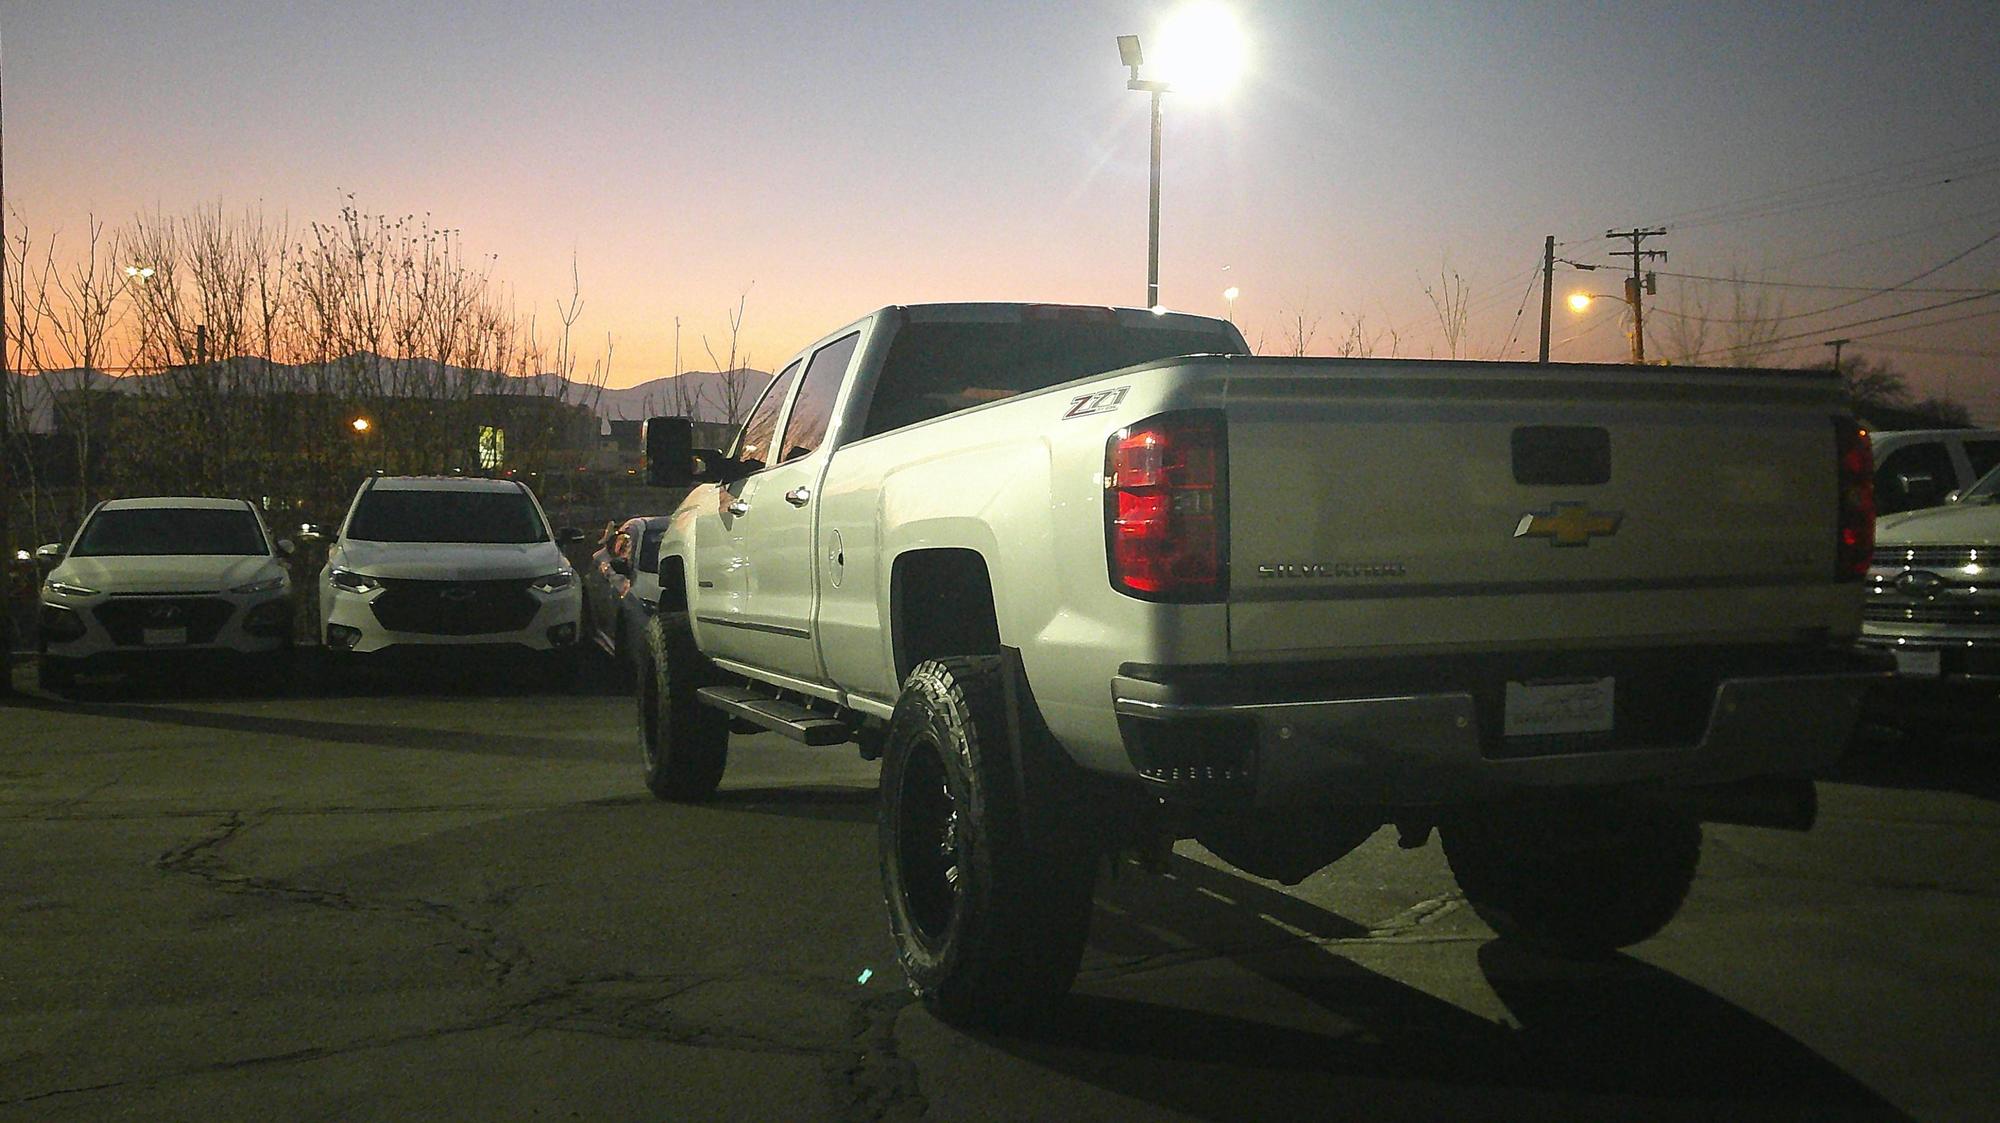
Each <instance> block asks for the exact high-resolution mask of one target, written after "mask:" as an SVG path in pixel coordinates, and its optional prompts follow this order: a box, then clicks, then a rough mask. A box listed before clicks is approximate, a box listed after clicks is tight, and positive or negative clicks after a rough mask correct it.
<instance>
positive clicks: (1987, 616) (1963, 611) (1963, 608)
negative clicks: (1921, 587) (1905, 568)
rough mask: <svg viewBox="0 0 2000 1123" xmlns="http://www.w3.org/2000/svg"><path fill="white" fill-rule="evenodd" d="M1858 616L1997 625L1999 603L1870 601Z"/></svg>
mask: <svg viewBox="0 0 2000 1123" xmlns="http://www.w3.org/2000/svg"><path fill="white" fill-rule="evenodd" d="M1861 618H1862V619H1863V620H1867V621H1870V622H1873V623H1881V624H2000V605H1987V606H1986V607H1983V608H1982V607H1980V606H1979V605H1976V604H1870V605H1868V606H1866V607H1865V608H1863V609H1862V611H1861Z"/></svg>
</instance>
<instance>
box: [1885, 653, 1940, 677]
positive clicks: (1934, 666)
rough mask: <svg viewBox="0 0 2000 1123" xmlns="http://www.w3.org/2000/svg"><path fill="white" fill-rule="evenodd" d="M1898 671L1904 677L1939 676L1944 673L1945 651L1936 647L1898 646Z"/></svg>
mask: <svg viewBox="0 0 2000 1123" xmlns="http://www.w3.org/2000/svg"><path fill="white" fill-rule="evenodd" d="M1894 650H1895V653H1896V673H1897V674H1898V675H1901V676H1902V677H1904V678H1938V677H1941V676H1942V675H1943V674H1944V652H1943V650H1941V649H1939V648H1935V647H1898V648H1895V649H1894Z"/></svg>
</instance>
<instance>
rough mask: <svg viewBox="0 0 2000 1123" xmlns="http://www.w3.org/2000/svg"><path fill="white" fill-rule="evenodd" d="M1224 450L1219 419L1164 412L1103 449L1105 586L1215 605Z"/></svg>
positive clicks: (1223, 578)
mask: <svg viewBox="0 0 2000 1123" xmlns="http://www.w3.org/2000/svg"><path fill="white" fill-rule="evenodd" d="M1227 465H1228V450H1227V442H1226V439H1225V430H1224V427H1223V421H1222V415H1221V414H1219V413H1215V412H1212V411H1207V410H1190V411H1187V412H1184V413H1164V414H1161V415H1160V416H1158V417H1152V418H1148V419H1146V420H1145V421H1141V422H1139V423H1138V424H1136V425H1133V426H1131V427H1130V428H1127V429H1121V430H1119V431H1118V432H1116V433H1113V434H1112V435H1111V439H1110V441H1108V442H1107V443H1106V444H1105V448H1104V530H1105V538H1106V552H1107V554H1108V555H1109V558H1110V567H1111V585H1112V587H1113V588H1115V589H1117V590H1119V591H1120V592H1125V593H1130V594H1132V595H1133V596H1135V597H1140V598H1142V599H1145V600H1162V601H1219V600H1222V599H1223V598H1224V597H1225V596H1226V595H1227V594H1228V592H1229V571H1228V566H1227V564H1226V563H1227V559H1226V556H1225V549H1224V547H1225V544H1226V536H1227V534H1228V502H1227V492H1226V488H1225V482H1226V479H1227V476H1226V470H1227Z"/></svg>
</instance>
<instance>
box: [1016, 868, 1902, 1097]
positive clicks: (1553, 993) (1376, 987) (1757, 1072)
mask: <svg viewBox="0 0 2000 1123" xmlns="http://www.w3.org/2000/svg"><path fill="white" fill-rule="evenodd" d="M1171 874H1172V876H1171V877H1169V878H1143V877H1127V878H1121V879H1120V880H1118V881H1117V882H1115V883H1113V884H1112V885H1110V886H1109V887H1108V889H1107V890H1106V891H1100V893H1099V896H1098V908H1097V912H1096V915H1095V917H1094V920H1093V929H1092V937H1091V949H1090V952H1089V954H1088V957H1087V958H1086V963H1085V972H1084V975H1083V976H1082V978H1081V979H1080V980H1079V984H1078V987H1077V990H1076V992H1075V993H1073V994H1072V995H1071V997H1070V999H1069V1000H1068V1003H1067V1005H1066V1007H1065V1009H1064V1010H1063V1012H1062V1015H1061V1016H1060V1017H1059V1018H1058V1019H1056V1020H1055V1021H1054V1022H1052V1023H1051V1025H1050V1026H1049V1027H1047V1028H1046V1029H1044V1030H1042V1031H1040V1032H1039V1033H1037V1034H1036V1035H1033V1036H1029V1037H1000V1036H993V1037H988V1038H986V1040H987V1041H988V1042H989V1043H990V1044H992V1045H993V1046H994V1047H996V1048H999V1049H1001V1050H1004V1051H1006V1052H1009V1053H1011V1054H1013V1055H1016V1056H1018V1057H1020V1058H1022V1059H1025V1060H1029V1061H1032V1062H1033V1063H1036V1064H1039V1065H1041V1066H1043V1067H1046V1068H1049V1069H1051V1070H1055V1071H1058V1072H1061V1073H1064V1074H1067V1075H1069V1076H1072V1077H1075V1078H1078V1079H1082V1080H1086V1081H1089V1082H1091V1083H1093V1084H1096V1085H1098V1086H1100V1087H1103V1088H1106V1089H1108V1090H1111V1091H1115V1092H1117V1093H1120V1094H1122V1095H1125V1096H1129V1097H1133V1098H1135V1099H1138V1100H1141V1101H1145V1102H1149V1103H1152V1104H1155V1105H1157V1106H1159V1107H1162V1108H1166V1109H1169V1110H1172V1111H1176V1112H1182V1113H1186V1114H1188V1115H1192V1116H1196V1117H1199V1118H1205V1119H1215V1120H1241V1119H1266V1118H1269V1119H1277V1118H1298V1117H1302V1116H1311V1115H1322V1116H1324V1115H1326V1114H1332V1115H1338V1116H1340V1117H1348V1118H1361V1117H1368V1118H1427V1119H1428V1118H1527V1117H1533V1118H1550V1119H1554V1118H1586V1117H1587V1118H1645V1119H1657V1118H1704V1119H1706V1118H1731V1117H1734V1118H1743V1117H1755V1118H1770V1117H1783V1118H1857V1117H1858V1118H1868V1119H1904V1118H1908V1116H1906V1115H1905V1114H1904V1113H1903V1112H1901V1111H1899V1110H1898V1109H1896V1108H1895V1107H1894V1106H1893V1105H1891V1104H1890V1103H1888V1102H1887V1101H1885V1100H1883V1099H1882V1098H1881V1097H1879V1096H1878V1095H1876V1094H1875V1093H1874V1092H1873V1091H1871V1090H1870V1089H1869V1088H1868V1087H1866V1086H1865V1085H1863V1084H1862V1083H1861V1082H1860V1081H1858V1080H1856V1079H1854V1078H1853V1077H1851V1076H1849V1075H1848V1074H1846V1073H1845V1072H1843V1071H1841V1070H1840V1069H1839V1068H1838V1067H1836V1066H1835V1065H1833V1064H1832V1063H1830V1062H1829V1061H1827V1060H1826V1059H1825V1058H1823V1057H1821V1056H1820V1055H1818V1054H1817V1053H1815V1052H1813V1051H1812V1050H1811V1049H1809V1048H1807V1047H1806V1046H1805V1045H1803V1044H1801V1043H1800V1042H1799V1041H1797V1040H1795V1039H1793V1038H1792V1037H1790V1036H1788V1035H1787V1034H1785V1033H1784V1032H1782V1031H1781V1030H1779V1029H1777V1028H1776V1027H1774V1026H1772V1025H1770V1024H1769V1023H1767V1022H1765V1021H1763V1020H1761V1019H1759V1018H1757V1017H1756V1016H1754V1015H1752V1014H1750V1013H1748V1012H1746V1011H1744V1010H1742V1009H1741V1008H1739V1007H1736V1006H1734V1005H1731V1004H1730V1003H1728V1002H1725V1001H1723V1000H1722V999H1720V998H1718V997H1716V996H1715V995H1713V994H1711V993H1709V992H1708V991H1706V990H1703V989H1702V988H1700V987H1698V986H1695V985H1693V984H1691V983H1689V982H1687V981H1686V980H1683V979H1680V978H1677V977H1675V976H1673V975H1670V974H1668V973H1666V972H1664V971H1660V970H1657V969H1655V968H1653V967H1650V966H1647V965H1645V964H1642V963H1640V962H1638V961H1636V960H1633V959H1630V958H1628V957H1624V956H1614V957H1610V958H1607V959H1605V960H1602V961H1597V962H1592V963H1576V962H1569V961H1563V960H1557V959H1552V958H1548V957H1545V956H1542V955H1540V954H1538V953H1535V952H1533V951H1529V950H1525V949H1522V948H1520V947H1518V946H1515V945H1512V944H1509V943H1507V942H1504V941H1498V940H1494V941H1489V942H1486V943H1484V944H1482V945H1481V946H1480V948H1479V950H1478V952H1477V958H1478V964H1479V969H1480V972H1481V973H1482V975H1483V976H1484V978H1485V981H1486V982H1487V984H1488V985H1489V986H1491V988H1492V990H1493V992H1494V994H1495V995H1496V996H1497V997H1498V999H1499V1001H1500V1002H1501V1003H1502V1004H1503V1005H1504V1006H1505V1008H1506V1011H1507V1013H1508V1015H1509V1016H1510V1017H1511V1020H1512V1021H1513V1022H1514V1023H1515V1024H1512V1025H1510V1024H1507V1023H1506V1022H1504V1021H1494V1020H1489V1019H1488V1018H1485V1017H1482V1016H1479V1015H1478V1014H1475V1013H1473V1012H1471V1011H1468V1010H1466V1009H1463V1008H1461V1007H1459V1006H1457V1005H1454V1004H1452V1003H1450V1002H1446V1001H1444V1000H1442V999H1439V998H1436V997H1433V996H1432V995H1430V994H1427V993H1425V992H1424V991H1422V990H1419V989H1417V988H1415V987H1413V986H1410V985H1407V984H1405V983H1402V982H1399V981H1397V980H1395V979H1391V978H1389V977H1386V976H1384V975H1381V974H1378V973H1376V972H1374V971H1371V970H1368V969H1367V968H1365V967H1363V966H1361V965H1360V964H1359V963H1357V962H1355V961H1354V960H1352V959H1349V958H1346V957H1344V956H1343V955H1341V954H1340V951H1339V945H1338V944H1337V943H1332V944H1331V946H1328V943H1329V942H1333V941H1341V940H1355V941H1363V940H1367V941H1368V942H1370V943H1374V942H1376V941H1375V940H1373V939H1370V937H1371V935H1373V936H1375V937H1378V938H1379V937H1380V936H1381V935H1382V934H1381V933H1374V934H1371V933H1370V932H1369V931H1368V930H1367V929H1365V928H1364V927H1363V926H1362V925H1359V924H1356V923H1355V922H1353V921H1351V920H1348V919H1347V918H1345V917H1342V916H1339V915H1337V914H1335V913H1332V912H1328V911H1326V910H1324V909H1320V908H1318V907H1317V906H1315V905H1312V904H1310V903H1308V902H1305V901H1301V900H1299V899H1297V898H1295V897H1291V896H1288V895H1286V894H1284V893H1280V892H1277V891H1275V890H1272V889H1269V888H1267V887H1265V886H1263V885H1260V884H1258V883H1256V882H1254V881H1249V880H1247V879H1244V878H1240V877H1236V876H1234V875H1232V874H1230V873H1228V872H1226V871H1222V870H1218V869H1215V868H1213V867H1209V866H1206V865H1203V864H1201V863H1198V862H1195V861H1192V860H1190V859H1186V858H1180V857H1177V858H1175V859H1174V864H1173V867H1172V870H1171ZM1411 938H1412V937H1411V936H1410V934H1408V933H1403V934H1401V939H1400V940H1399V939H1398V938H1397V937H1390V938H1388V939H1384V940H1381V941H1380V942H1382V943H1394V942H1409V940H1410V939H1411ZM1414 938H1415V939H1416V940H1419V941H1421V940H1422V939H1423V937H1421V936H1417V937H1414ZM1447 938H1448V939H1449V937H1447ZM1460 940H1461V942H1462V938H1460ZM1209 962H1216V963H1222V964H1227V965H1228V967H1224V968H1223V969H1222V970H1223V973H1224V974H1232V973H1233V972H1231V971H1229V967H1233V968H1237V969H1240V970H1241V971H1243V972H1247V974H1248V976H1249V977H1248V978H1245V979H1241V980H1240V981H1233V982H1228V983H1226V985H1218V982H1217V979H1216V978H1215V974H1214V968H1213V967H1210V968H1208V973H1207V974H1205V975H1204V976H1203V977H1202V979H1201V980H1200V982H1201V986H1200V989H1199V991H1198V995H1199V997H1200V999H1201V1002H1202V1005H1203V1006H1206V1007H1209V1008H1208V1009H1189V1008H1186V1007H1184V1006H1178V1005H1174V1006H1169V1005H1159V1004H1154V1003H1152V1002H1147V1001H1137V1000H1133V999H1129V998H1123V997H1113V996H1110V995H1106V994H1102V993H1093V991H1100V992H1101V991H1106V990H1112V989H1127V988H1122V987H1118V986H1117V984H1118V982H1119V981H1120V980H1122V979H1126V978H1128V977H1130V976H1132V975H1134V974H1138V973H1146V972H1155V971H1166V970H1171V969H1174V968H1177V967H1181V966H1185V965H1196V966H1201V965H1203V964H1204V963H1209ZM1156 981H1157V980H1156ZM1459 985H1462V984H1459ZM1273 988H1276V989H1277V990H1279V991H1282V992H1283V994H1282V995H1276V996H1274V994H1273V993H1272V992H1273ZM1154 989H1158V988H1154ZM1295 1000H1297V1001H1295ZM1258 1074H1266V1076H1265V1078H1260V1077H1259V1075H1258ZM1246 1075H1247V1076H1248V1077H1249V1078H1248V1079H1244V1076H1246ZM1302 1076H1310V1077H1313V1078H1316V1079H1318V1080H1323V1081H1325V1083H1323V1084H1303V1085H1302V1084H1301V1079H1300V1078H1301V1077H1302ZM1315 1093H1318V1094H1319V1095H1318V1096H1317V1097H1316V1098H1317V1106H1308V1105H1311V1104H1313V1103H1314V1099H1315Z"/></svg>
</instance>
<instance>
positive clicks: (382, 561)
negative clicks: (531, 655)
mask: <svg viewBox="0 0 2000 1123" xmlns="http://www.w3.org/2000/svg"><path fill="white" fill-rule="evenodd" d="M582 540H583V532H582V531H579V530H575V529H573V528H564V529H562V530H560V531H551V530H550V529H549V522H548V516H547V515H546V514H544V513H543V511H542V505H541V503H540V502H538V501H537V500H536V499H535V495H534V493H533V492H532V491H530V490H528V488H527V486H526V485H525V484H522V483H520V482H519V481H516V480H492V479H479V478H472V477H461V476H375V477H371V478H370V479H368V480H366V481H364V482H363V483H362V485H361V487H360V488H359V489H357V490H356V492H355V494H354V502H353V504H352V505H351V506H350V507H349V508H348V511H347V518H346V521H345V522H343V523H342V524H341V527H340V531H339V533H338V535H337V536H335V537H334V539H333V546H332V548H331V549H330V550H329V551H328V553H327V563H326V567H325V568H324V569H323V570H321V571H320V578H319V607H320V617H319V618H320V638H321V640H322V642H324V643H325V645H326V649H327V651H328V652H329V653H330V654H333V655H336V656H339V657H349V656H359V655H373V654H379V653H384V652H388V651H391V650H393V649H404V650H410V649H428V648H440V647H461V648H470V647H480V648H486V649H489V650H499V651H504V650H509V649H512V650H519V651H531V652H537V653H544V654H546V656H547V657H548V658H550V659H552V660H554V661H556V662H558V663H560V664H563V666H561V667H559V668H558V671H559V672H561V671H567V670H568V669H569V668H570V666H571V665H573V664H574V661H575V657H576V654H577V640H578V629H577V623H578V619H579V617H580V615H581V612H582V595H581V591H580V590H579V589H578V587H577V580H576V572H575V570H573V569H572V568H571V567H570V565H569V563H568V562H566V561H564V560H563V556H562V550H561V547H562V546H564V545H567V544H571V543H575V542H580V541H582Z"/></svg>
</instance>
